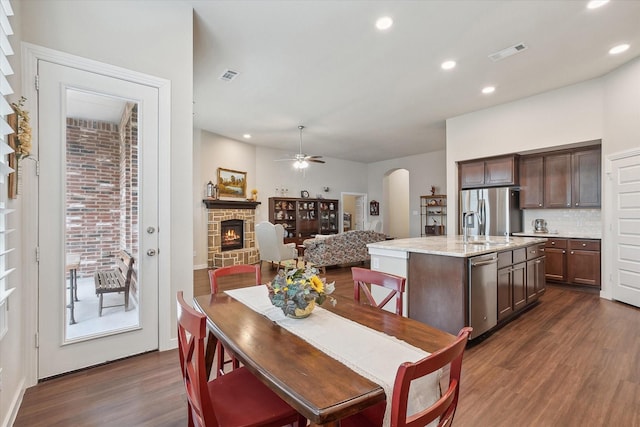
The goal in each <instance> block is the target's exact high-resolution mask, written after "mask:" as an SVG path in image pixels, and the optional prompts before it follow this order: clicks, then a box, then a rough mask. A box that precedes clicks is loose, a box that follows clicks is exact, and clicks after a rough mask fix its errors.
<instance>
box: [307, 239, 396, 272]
mask: <svg viewBox="0 0 640 427" xmlns="http://www.w3.org/2000/svg"><path fill="white" fill-rule="evenodd" d="M385 238H386V236H385V235H384V234H382V233H376V232H375V231H372V230H352V231H347V232H345V233H339V234H331V235H327V236H316V237H315V238H314V239H307V240H305V241H304V242H303V244H304V260H305V262H310V263H312V264H313V265H315V266H316V267H326V266H329V265H340V264H351V263H356V262H363V261H368V260H369V259H370V257H369V251H368V249H367V243H374V242H380V241H382V240H385Z"/></svg>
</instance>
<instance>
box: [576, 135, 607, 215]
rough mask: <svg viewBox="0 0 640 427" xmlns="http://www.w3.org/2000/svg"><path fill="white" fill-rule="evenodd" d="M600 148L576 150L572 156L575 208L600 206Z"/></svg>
mask: <svg viewBox="0 0 640 427" xmlns="http://www.w3.org/2000/svg"><path fill="white" fill-rule="evenodd" d="M600 157H601V152H600V149H599V148H598V149H593V150H585V151H578V152H575V153H574V154H573V156H572V168H573V180H572V181H573V187H572V193H571V194H572V203H573V207H574V208H599V207H600V180H601V173H600V169H601V168H600V162H601V160H600Z"/></svg>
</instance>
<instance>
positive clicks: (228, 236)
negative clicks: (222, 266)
mask: <svg viewBox="0 0 640 427" xmlns="http://www.w3.org/2000/svg"><path fill="white" fill-rule="evenodd" d="M243 226H244V221H242V220H241V219H230V220H227V221H222V222H220V230H221V233H222V238H221V239H220V242H221V243H220V246H221V250H222V251H223V252H224V251H232V250H235V249H242V247H243V243H244V235H243V232H244V227H243Z"/></svg>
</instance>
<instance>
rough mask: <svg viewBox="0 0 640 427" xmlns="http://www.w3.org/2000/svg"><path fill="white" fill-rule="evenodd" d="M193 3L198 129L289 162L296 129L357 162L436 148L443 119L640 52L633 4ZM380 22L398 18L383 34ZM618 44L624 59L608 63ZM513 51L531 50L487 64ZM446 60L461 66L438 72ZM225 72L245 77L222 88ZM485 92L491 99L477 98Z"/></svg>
mask: <svg viewBox="0 0 640 427" xmlns="http://www.w3.org/2000/svg"><path fill="white" fill-rule="evenodd" d="M190 3H192V4H193V7H194V18H195V22H194V37H195V40H194V126H195V127H197V128H201V129H204V130H207V131H210V132H213V133H216V134H220V135H223V136H225V137H228V138H232V139H236V140H240V141H246V142H249V143H251V144H255V145H257V146H263V147H269V148H274V149H280V150H284V151H287V152H289V153H295V152H296V151H297V149H298V142H299V133H298V125H301V124H302V125H304V126H306V128H305V130H304V134H303V151H304V152H305V153H307V154H316V155H324V156H328V157H334V158H340V159H346V160H353V161H360V162H365V163H369V162H375V161H381V160H386V159H391V158H398V157H404V156H409V155H415V154H420V153H426V152H430V151H434V150H442V149H444V147H445V120H446V119H447V118H450V117H455V116H458V115H461V114H465V113H469V112H472V111H476V110H480V109H483V108H487V107H490V106H493V105H497V104H502V103H505V102H509V101H513V100H516V99H520V98H524V97H527V96H531V95H535V94H538V93H542V92H545V91H548V90H552V89H556V88H559V87H562V86H566V85H570V84H573V83H577V82H581V81H584V80H588V79H591V78H594V77H599V76H602V75H604V74H606V73H607V72H609V71H611V70H613V69H615V68H617V67H619V66H620V65H622V64H624V63H625V62H628V61H630V60H631V59H633V58H635V57H637V56H639V55H640V1H629V0H627V1H622V0H619V1H612V2H610V3H608V4H606V5H605V6H603V7H601V8H599V9H595V10H588V9H587V8H586V3H587V2H586V0H585V1H580V0H570V1H552V0H542V1H525V0H523V1H476V0H474V1H465V0H457V1H435V0H431V1H311V0H308V1H268V0H260V1H191V2H190ZM383 15H387V16H390V17H391V18H392V19H393V22H394V23H393V26H392V27H391V28H390V29H389V30H387V31H384V32H383V31H380V30H377V29H376V28H375V26H374V23H375V21H376V19H377V18H378V17H380V16H383ZM623 42H624V43H629V44H630V45H631V48H630V49H629V50H628V51H626V52H624V53H622V54H619V55H615V56H613V55H609V54H608V50H609V49H610V48H611V47H613V46H615V45H617V44H619V43H623ZM518 43H524V44H525V45H526V46H527V49H525V50H523V51H522V52H520V53H518V54H517V55H514V56H511V57H508V58H505V59H502V60H501V61H498V62H494V61H492V60H491V59H489V57H488V56H489V55H490V54H492V53H495V52H497V51H500V50H502V49H504V48H507V47H510V46H513V45H516V44H518ZM448 59H453V60H455V61H457V66H456V67H455V68H454V69H452V70H449V71H444V70H442V69H441V68H440V64H441V63H442V62H443V61H445V60H448ZM227 69H232V70H234V71H237V72H238V73H239V75H238V76H237V77H236V78H235V79H233V80H232V81H230V82H225V81H222V80H220V79H219V77H220V76H221V75H222V74H223V73H224V71H225V70H227ZM486 85H494V86H495V87H496V91H495V92H494V93H493V94H491V95H484V94H482V93H481V89H482V88H483V87H484V86H486ZM245 133H248V134H251V135H252V138H251V139H250V140H245V139H243V134H245Z"/></svg>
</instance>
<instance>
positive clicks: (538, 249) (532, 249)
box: [526, 243, 544, 260]
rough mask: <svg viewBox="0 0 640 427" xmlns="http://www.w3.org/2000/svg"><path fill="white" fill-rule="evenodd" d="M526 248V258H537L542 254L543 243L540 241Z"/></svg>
mask: <svg viewBox="0 0 640 427" xmlns="http://www.w3.org/2000/svg"><path fill="white" fill-rule="evenodd" d="M526 250H527V260H530V259H534V258H538V257H541V256H543V255H544V243H540V244H539V245H532V246H529V247H528V248H526Z"/></svg>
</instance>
